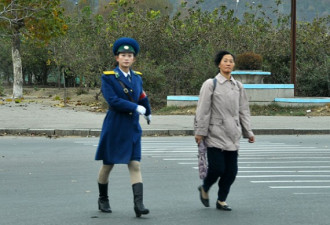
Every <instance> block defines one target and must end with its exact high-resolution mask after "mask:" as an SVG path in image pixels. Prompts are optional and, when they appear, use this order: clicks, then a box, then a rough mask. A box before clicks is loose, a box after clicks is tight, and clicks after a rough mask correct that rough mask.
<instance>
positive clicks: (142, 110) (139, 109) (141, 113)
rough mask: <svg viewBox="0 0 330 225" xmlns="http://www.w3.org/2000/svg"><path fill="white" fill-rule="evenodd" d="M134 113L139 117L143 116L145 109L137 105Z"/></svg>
mask: <svg viewBox="0 0 330 225" xmlns="http://www.w3.org/2000/svg"><path fill="white" fill-rule="evenodd" d="M136 111H137V112H138V113H139V114H140V115H144V114H146V111H147V110H146V108H144V107H143V106H142V105H138V106H137V107H136Z"/></svg>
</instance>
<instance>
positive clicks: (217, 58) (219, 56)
mask: <svg viewBox="0 0 330 225" xmlns="http://www.w3.org/2000/svg"><path fill="white" fill-rule="evenodd" d="M225 55H231V56H232V57H233V58H234V62H235V56H234V55H233V54H231V53H230V52H228V51H224V50H221V51H219V52H218V53H217V54H216V55H215V58H214V63H215V65H216V67H218V66H219V64H220V62H221V60H222V58H223V57H224V56H225Z"/></svg>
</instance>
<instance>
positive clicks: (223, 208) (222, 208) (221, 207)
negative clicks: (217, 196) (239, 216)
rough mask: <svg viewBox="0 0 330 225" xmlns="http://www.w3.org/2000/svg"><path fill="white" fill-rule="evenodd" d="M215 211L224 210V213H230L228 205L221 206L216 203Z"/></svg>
mask: <svg viewBox="0 0 330 225" xmlns="http://www.w3.org/2000/svg"><path fill="white" fill-rule="evenodd" d="M216 207H217V209H220V210H224V211H231V210H232V209H231V208H230V207H229V205H221V204H220V203H219V202H218V201H217V204H216Z"/></svg>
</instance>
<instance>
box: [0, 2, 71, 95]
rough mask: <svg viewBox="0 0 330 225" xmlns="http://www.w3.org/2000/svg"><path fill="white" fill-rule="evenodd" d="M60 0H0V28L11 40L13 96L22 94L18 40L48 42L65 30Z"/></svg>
mask: <svg viewBox="0 0 330 225" xmlns="http://www.w3.org/2000/svg"><path fill="white" fill-rule="evenodd" d="M59 4H60V1H59V0H54V1H48V0H19V1H18V0H0V8H1V10H2V11H0V31H1V34H4V35H3V36H5V37H11V40H12V60H13V74H14V83H13V98H22V97H23V72H22V59H21V49H20V46H21V40H27V39H32V40H35V39H38V40H42V41H44V42H48V41H49V40H50V39H51V38H52V37H53V36H57V35H60V34H62V33H64V32H65V30H66V28H67V27H66V25H65V23H64V20H63V19H62V8H60V7H59Z"/></svg>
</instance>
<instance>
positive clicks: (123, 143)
mask: <svg viewBox="0 0 330 225" xmlns="http://www.w3.org/2000/svg"><path fill="white" fill-rule="evenodd" d="M130 74H131V75H132V81H131V82H129V81H128V79H127V78H126V77H125V76H124V74H123V73H122V72H121V71H120V69H119V68H118V67H117V68H115V69H114V71H108V72H104V74H103V75H102V88H101V89H102V94H103V96H104V98H105V100H106V101H107V103H108V104H109V110H108V111H107V114H106V117H105V119H104V122H103V126H102V131H101V135H100V141H99V145H98V147H97V151H96V155H95V160H103V163H104V164H107V165H109V164H128V163H129V161H131V160H137V161H140V160H141V135H142V129H141V126H140V123H139V117H140V116H139V114H138V113H137V112H136V108H137V106H138V105H142V106H144V107H145V108H146V115H150V114H151V109H150V105H149V100H148V98H147V97H146V96H145V95H144V91H143V88H142V79H141V77H140V76H139V75H137V72H134V71H132V70H131V71H130ZM118 80H121V81H122V82H123V83H124V84H125V86H126V87H127V89H128V90H129V94H130V95H131V96H132V98H133V100H134V102H131V101H130V99H129V97H128V96H127V95H126V94H125V93H124V90H123V88H122V86H121V85H120V83H119V81H118Z"/></svg>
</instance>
